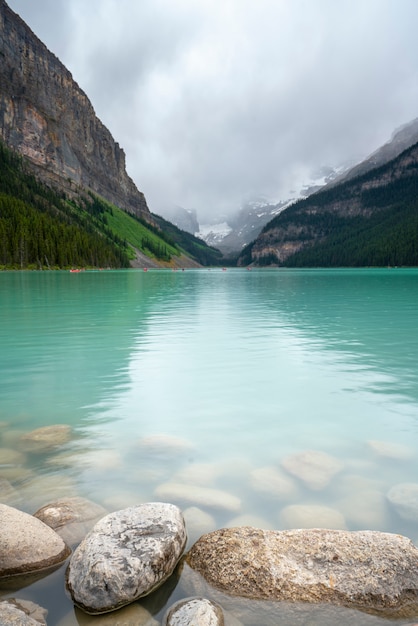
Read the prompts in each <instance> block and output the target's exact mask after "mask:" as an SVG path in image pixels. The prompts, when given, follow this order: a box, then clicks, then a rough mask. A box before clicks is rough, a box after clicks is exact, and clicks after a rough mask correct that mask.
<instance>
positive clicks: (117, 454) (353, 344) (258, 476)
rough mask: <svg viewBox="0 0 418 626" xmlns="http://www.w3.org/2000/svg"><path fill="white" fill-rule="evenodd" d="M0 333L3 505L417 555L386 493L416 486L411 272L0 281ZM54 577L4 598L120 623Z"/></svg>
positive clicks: (56, 620)
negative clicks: (66, 507) (43, 430)
mask: <svg viewBox="0 0 418 626" xmlns="http://www.w3.org/2000/svg"><path fill="white" fill-rule="evenodd" d="M0 322H1V323H0V346H1V352H0V380H1V383H0V385H1V386H0V426H1V439H0V448H1V450H2V454H4V455H5V454H6V452H7V454H9V453H10V450H14V451H17V452H19V453H20V456H19V457H18V458H19V460H18V461H15V462H14V463H13V462H9V461H8V462H7V463H5V462H4V460H3V462H2V459H1V458H0V478H1V477H7V480H8V481H9V483H10V486H11V487H13V490H9V491H7V493H6V494H3V498H2V499H3V501H4V502H6V503H8V504H11V505H13V506H17V507H18V508H21V509H22V510H24V511H27V512H29V513H34V512H35V511H36V510H37V509H38V508H39V507H41V506H42V505H44V504H47V503H48V502H52V501H53V500H54V499H57V498H58V497H62V496H64V495H81V496H83V497H86V498H89V499H91V500H93V501H94V502H97V503H99V504H101V505H103V506H104V507H105V508H106V509H107V510H109V511H113V510H117V509H121V508H125V507H126V506H130V505H132V504H139V503H141V502H147V501H156V500H160V501H161V500H164V501H170V502H173V503H175V504H178V505H179V506H180V507H181V508H182V510H183V511H184V513H185V517H186V521H187V523H188V528H189V543H188V545H189V546H190V545H191V544H192V543H193V541H194V540H196V539H197V538H198V536H199V535H200V534H203V533H204V532H207V531H209V530H214V529H215V528H220V527H223V526H230V525H242V524H250V525H254V526H260V527H265V528H276V529H284V528H292V527H305V526H308V527H309V526H311V527H312V526H320V527H336V528H348V529H350V530H357V529H365V528H368V529H376V530H382V531H389V532H396V533H401V534H404V535H406V536H408V537H410V538H411V539H412V540H413V541H414V542H417V540H418V526H417V519H418V504H417V503H416V502H415V513H414V511H412V513H411V512H408V513H406V514H405V511H403V510H401V509H399V506H398V505H396V503H395V504H394V502H393V498H392V499H391V498H390V497H389V498H388V497H387V496H388V493H389V492H390V491H391V490H392V491H391V493H393V492H394V488H396V486H397V485H399V484H402V483H418V446H417V443H418V332H417V322H418V270H417V269H387V270H386V269H359V270H351V269H344V270H287V269H280V270H277V269H274V270H257V269H253V270H251V271H248V270H236V269H228V270H227V271H222V270H221V269H211V270H208V269H202V270H187V271H169V270H149V271H148V272H144V271H142V270H124V271H102V272H87V271H86V272H80V273H77V274H74V273H70V272H5V273H1V274H0ZM53 424H67V425H70V427H71V439H70V440H69V441H68V442H66V443H65V444H63V445H62V446H60V447H58V448H54V449H51V450H46V451H39V452H37V453H34V452H33V451H32V452H26V451H25V447H24V446H23V445H22V441H23V439H22V436H24V435H25V434H26V433H28V432H30V431H32V430H34V429H36V428H39V427H41V426H46V425H53ZM312 451H313V452H312ZM318 453H320V454H318ZM309 455H311V456H309ZM312 455H313V456H312ZM4 458H6V457H4ZM312 458H313V459H314V461H312ZM309 459H310V461H309ZM310 462H311V463H312V462H314V463H316V465H317V469H315V468H312V465H309V463H310ZM305 465H306V468H305V469H306V472H307V473H305V474H303V468H304V466H305ZM301 472H302V473H301ZM209 490H211V491H209ZM213 490H215V491H213ZM395 492H396V489H395ZM0 495H1V492H0ZM415 498H416V496H415ZM414 515H415V518H414ZM64 570H65V568H64V567H63V568H61V569H60V570H58V572H55V573H54V574H53V575H52V576H49V577H46V578H44V579H43V580H42V581H38V582H37V583H34V584H32V585H28V586H26V587H24V588H23V589H20V590H19V591H13V593H12V592H11V591H10V590H3V591H1V590H0V595H5V596H12V595H14V596H18V597H21V598H27V599H32V600H34V601H35V602H39V604H41V605H42V606H45V607H46V608H48V610H49V618H48V625H49V626H50V625H55V624H60V626H61V625H63V626H64V624H65V626H70V625H71V624H90V623H93V624H97V625H98V626H100V625H101V624H106V625H109V624H112V623H115V624H116V623H119V622H116V616H114V617H113V618H111V617H110V616H108V617H107V618H106V619H107V620H112V619H113V620H114V621H106V622H104V621H103V618H95V619H94V620H93V622H91V621H90V618H88V619H87V618H85V617H83V616H82V615H81V613H80V612H78V611H76V612H74V609H73V605H72V603H71V601H70V598H69V597H68V595H67V594H66V593H65V591H64V583H63V580H64ZM176 583H177V580H174V581H173V580H172V581H170V582H169V583H168V584H166V585H165V587H164V588H163V589H162V590H161V591H160V592H157V593H155V594H153V595H152V597H150V598H148V599H145V600H144V601H143V602H142V604H144V606H146V607H147V608H148V609H149V610H150V611H151V612H152V613H153V615H154V618H155V619H156V620H157V621H159V622H160V623H161V620H162V616H163V614H164V612H165V610H166V606H167V603H168V604H170V603H172V602H173V601H174V600H176V599H178V598H180V597H182V596H183V595H185V593H186V591H185V590H184V589H183V587H182V581H181V579H180V582H178V584H177V586H176ZM327 611H328V612H327ZM329 611H330V609H328V608H325V609H324V613H321V614H319V613H318V615H317V614H316V613H315V614H314V613H309V611H308V613H307V616H306V617H301V618H300V619H301V621H297V620H296V618H294V617H293V618H292V619H290V618H289V617H286V615H285V614H283V615H282V614H280V613H277V615H276V616H275V617H274V618H268V617H265V616H264V614H263V615H262V612H261V609H259V608H258V607H257V606H256V604H254V611H252V612H251V614H248V615H246V616H245V615H244V616H243V615H241V614H240V619H241V620H242V624H254V625H256V624H257V625H258V626H263V624H270V623H271V624H278V625H279V624H280V625H281V624H295V623H301V624H316V623H318V624H324V623H328V622H327V619H328V620H329V623H330V624H331V623H335V621H336V619H337V618H335V614H333V617H330V615H331V613H329ZM315 615H317V616H316V617H315ZM327 616H328V617H327ZM269 619H272V620H273V621H269ZM86 620H87V621H86ZM304 620H305V621H304ZM338 621H339V622H341V623H343V624H344V623H347V624H353V623H356V624H363V623H364V624H380V623H386V622H385V620H383V619H382V618H378V617H374V616H370V615H365V614H362V613H356V612H354V613H353V612H350V611H345V610H343V609H341V610H340V612H339V613H338ZM120 623H122V622H120ZM123 623H125V622H123ZM135 623H136V622H135ZM399 623H408V621H405V620H404V621H403V622H402V620H401V621H400V622H399Z"/></svg>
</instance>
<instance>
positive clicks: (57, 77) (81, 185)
mask: <svg viewBox="0 0 418 626" xmlns="http://www.w3.org/2000/svg"><path fill="white" fill-rule="evenodd" d="M0 133H1V136H2V137H3V139H4V140H5V142H6V144H7V145H8V146H9V147H11V148H13V149H14V150H16V151H18V152H19V153H20V154H22V155H24V156H25V157H27V158H28V159H29V161H30V163H31V165H32V168H33V170H34V172H35V174H36V175H37V176H38V177H40V178H41V179H42V180H43V181H44V182H46V183H48V184H52V185H53V186H54V187H56V188H58V189H62V190H64V191H66V192H67V193H70V194H71V193H78V192H80V191H83V190H91V191H92V192H94V193H97V194H99V195H100V196H102V197H103V198H105V199H106V200H108V201H110V202H112V203H114V204H116V205H117V206H119V207H120V208H122V209H125V210H126V211H128V212H130V213H133V214H135V215H137V216H138V217H142V218H144V219H146V220H148V221H152V218H151V214H150V212H149V210H148V207H147V204H146V201H145V198H144V195H143V194H142V193H141V192H140V191H138V189H137V187H136V186H135V184H134V182H133V181H132V179H131V178H130V177H129V176H128V174H127V172H126V169H125V154H124V151H123V150H122V149H121V148H120V146H119V144H118V143H116V142H115V141H114V139H113V137H112V135H111V134H110V132H109V130H108V129H107V128H106V127H105V126H104V125H103V124H102V122H101V121H100V120H99V119H98V118H97V116H96V114H95V112H94V109H93V106H92V104H91V102H90V101H89V99H88V98H87V96H86V94H85V93H84V92H83V91H82V90H81V89H80V87H79V86H78V85H77V83H76V82H75V81H74V80H73V77H72V75H71V73H70V72H69V71H68V70H67V69H66V68H65V67H64V65H63V64H62V63H61V62H60V61H59V59H57V57H56V56H55V55H54V54H52V53H51V52H50V51H49V50H48V49H47V48H46V46H45V45H44V44H43V43H42V42H41V41H40V40H39V39H38V38H37V37H36V35H35V34H34V33H33V32H32V31H31V30H30V28H29V27H28V26H27V25H26V24H25V23H24V22H23V20H21V19H20V17H19V16H18V15H16V14H15V13H14V12H13V11H11V9H10V8H9V7H8V5H7V4H6V2H5V1H4V0H0Z"/></svg>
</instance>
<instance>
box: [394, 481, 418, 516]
mask: <svg viewBox="0 0 418 626" xmlns="http://www.w3.org/2000/svg"><path fill="white" fill-rule="evenodd" d="M387 499H388V500H389V502H390V504H391V505H392V506H393V508H394V509H395V510H396V512H397V513H398V515H400V517H402V518H403V519H405V520H407V521H409V522H416V521H418V483H399V484H398V485H395V486H394V487H392V489H390V490H389V491H388V493H387Z"/></svg>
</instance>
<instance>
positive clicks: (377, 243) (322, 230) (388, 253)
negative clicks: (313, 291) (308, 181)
mask: <svg viewBox="0 0 418 626" xmlns="http://www.w3.org/2000/svg"><path fill="white" fill-rule="evenodd" d="M417 215H418V144H415V145H413V146H412V147H410V148H408V149H407V150H405V151H404V152H402V153H401V154H400V155H399V156H398V157H397V158H395V159H393V160H392V161H389V162H388V163H386V164H385V165H382V166H381V167H378V168H375V169H373V170H371V171H369V172H368V173H366V174H364V175H362V176H359V177H357V178H355V179H353V180H350V181H347V182H343V183H340V184H339V185H336V186H335V187H331V188H326V189H324V190H322V191H320V192H317V193H315V194H313V195H312V196H309V197H308V198H306V199H305V200H301V201H299V202H297V203H295V204H293V205H292V206H290V207H289V208H288V209H287V210H286V211H284V212H283V213H281V214H280V215H279V216H277V217H276V218H275V219H273V220H272V221H271V222H269V224H268V225H267V226H266V227H265V228H264V229H263V231H262V232H261V233H260V235H259V236H258V237H257V239H256V240H255V241H254V242H253V243H252V244H250V245H249V246H247V248H246V249H245V250H244V251H243V252H242V254H241V255H240V258H239V261H238V263H239V264H240V265H245V264H249V263H254V264H259V265H270V264H273V265H286V266H362V265H418V219H417Z"/></svg>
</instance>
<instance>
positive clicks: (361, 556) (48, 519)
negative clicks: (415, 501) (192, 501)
mask: <svg viewBox="0 0 418 626" xmlns="http://www.w3.org/2000/svg"><path fill="white" fill-rule="evenodd" d="M395 496H397V494H396V493H395ZM395 496H394V497H395ZM397 497H398V496H397ZM98 517H99V518H100V519H99V520H98V521H96V519H97V518H98ZM0 519H1V520H2V532H1V534H0V557H1V558H0V581H1V582H0V585H1V584H2V582H4V580H5V579H6V580H7V579H10V577H13V579H14V580H16V577H19V576H22V577H23V576H24V577H26V578H25V580H27V579H28V576H38V577H39V576H44V575H46V574H48V573H49V572H50V571H51V570H53V569H54V568H57V567H59V566H60V565H61V564H62V563H63V562H64V561H66V560H67V559H68V557H70V558H69V562H68V566H67V570H66V584H67V588H68V591H69V593H70V594H71V597H72V600H73V602H74V604H75V606H76V607H79V608H80V609H81V610H82V612H83V614H87V615H92V616H97V615H100V614H105V613H109V612H113V611H116V610H119V609H121V607H126V606H127V605H132V603H134V602H135V601H136V600H138V599H139V598H143V597H144V596H147V595H148V594H150V593H151V592H152V591H154V590H156V589H157V588H158V587H160V586H161V585H162V584H163V583H164V582H165V581H166V580H167V579H168V578H169V577H170V576H172V574H173V573H174V571H175V569H176V567H177V566H178V564H179V563H180V561H181V560H182V566H183V570H184V571H183V578H184V581H183V586H184V591H185V592H186V593H185V595H187V596H188V597H185V598H184V599H183V600H181V601H178V602H177V603H175V604H174V605H173V606H171V607H170V608H169V609H168V611H167V613H166V615H165V616H164V621H163V624H164V626H191V625H193V626H232V625H234V626H238V625H239V624H240V622H239V621H238V620H237V619H236V618H235V617H233V616H232V615H231V614H230V613H229V607H228V606H225V605H224V603H223V598H225V597H230V598H234V597H239V598H248V599H251V601H256V600H266V601H274V602H282V603H285V605H288V603H309V604H322V605H323V604H330V605H335V606H343V607H350V608H354V609H359V610H362V611H365V612H367V613H370V612H375V613H376V614H380V615H385V616H389V617H393V616H400V617H405V618H409V617H414V618H416V617H417V616H418V549H417V548H416V547H415V546H414V545H413V543H412V542H411V541H410V540H409V539H407V538H406V537H403V536H401V535H395V534H391V533H383V532H378V531H356V532H350V531H345V530H333V529H299V530H286V531H273V530H261V529H258V528H254V527H237V528H223V529H220V530H217V531H214V532H211V533H208V534H206V535H203V536H202V537H200V539H198V541H196V543H195V544H194V545H193V546H192V548H191V549H190V550H189V552H188V553H187V554H186V555H184V549H185V546H186V539H187V538H186V524H185V521H184V517H183V515H182V512H181V510H180V509H179V508H178V507H177V506H176V505H173V504H169V503H164V502H150V503H145V504H140V505H137V506H132V507H129V508H126V509H122V510H119V511H116V512H113V513H106V511H105V510H104V509H102V508H101V507H99V506H98V505H96V504H94V503H90V502H89V501H88V500H85V499H83V498H69V499H68V500H66V501H65V500H60V501H57V502H54V503H51V504H50V505H48V506H45V507H43V508H42V509H41V510H39V511H38V512H37V513H36V514H35V515H29V514H27V513H24V512H22V511H19V510H18V509H15V508H13V507H10V506H8V505H4V504H0ZM93 524H94V525H93ZM92 525H93V526H92ZM91 526H92V527H91ZM89 527H91V528H90V530H88V528H89ZM86 533H87V534H86ZM63 535H64V536H66V537H69V538H70V540H71V542H72V543H74V544H75V543H78V546H77V547H76V548H75V550H74V551H73V553H72V554H71V550H70V548H69V547H68V546H67V544H66V543H65V541H64V540H63V538H62V536H63ZM81 535H84V536H83V537H81ZM70 554H71V556H70ZM183 555H184V556H183ZM182 557H183V559H182ZM217 594H218V595H217ZM132 607H133V610H134V612H135V611H136V613H135V618H134V619H135V620H137V621H135V623H141V624H144V625H145V624H147V625H148V626H156V625H157V624H158V622H157V621H156V620H155V619H154V618H153V617H152V615H151V614H150V613H148V612H147V611H146V610H145V609H144V608H143V607H141V606H140V605H132ZM221 607H222V608H221ZM129 608H131V607H129ZM138 611H143V612H144V611H145V615H141V617H138V615H137V613H138ZM138 619H140V620H141V621H139V622H138ZM0 623H1V624H4V625H5V626H6V625H7V626H12V625H13V624H19V625H21V626H39V625H40V624H43V625H46V624H47V621H46V612H45V610H43V609H42V608H41V607H38V606H36V605H33V604H31V603H27V602H26V603H25V602H24V601H21V600H18V599H14V600H11V599H8V600H6V601H3V602H1V603H0ZM83 623H84V622H83ZM86 623H87V622H86Z"/></svg>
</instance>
